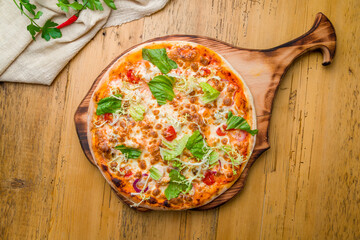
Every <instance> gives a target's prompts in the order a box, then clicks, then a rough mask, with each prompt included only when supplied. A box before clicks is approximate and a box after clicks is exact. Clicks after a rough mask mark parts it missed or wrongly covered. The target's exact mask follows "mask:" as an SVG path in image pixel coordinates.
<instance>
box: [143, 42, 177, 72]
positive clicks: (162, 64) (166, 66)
mask: <svg viewBox="0 0 360 240" xmlns="http://www.w3.org/2000/svg"><path fill="white" fill-rule="evenodd" d="M142 57H143V59H144V60H147V61H149V62H151V63H152V64H154V65H155V66H157V67H158V68H159V69H160V71H161V72H162V73H163V74H167V73H168V72H170V71H171V69H176V68H177V67H178V65H177V64H176V62H174V61H173V60H171V59H170V58H169V57H168V56H167V54H166V49H165V48H160V49H148V48H143V49H142Z"/></svg>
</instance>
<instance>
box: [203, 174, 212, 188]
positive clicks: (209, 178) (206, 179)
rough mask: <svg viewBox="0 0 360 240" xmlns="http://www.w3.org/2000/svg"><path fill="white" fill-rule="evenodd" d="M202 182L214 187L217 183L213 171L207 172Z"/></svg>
mask: <svg viewBox="0 0 360 240" xmlns="http://www.w3.org/2000/svg"><path fill="white" fill-rule="evenodd" d="M202 181H203V182H204V183H205V184H206V185H208V186H210V185H213V184H214V183H215V176H214V173H213V172H212V171H207V172H206V173H205V177H204V179H203V180H202Z"/></svg>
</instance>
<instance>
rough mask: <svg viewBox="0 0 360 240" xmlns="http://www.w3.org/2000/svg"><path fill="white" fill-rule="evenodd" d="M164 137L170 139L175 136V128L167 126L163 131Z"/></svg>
mask: <svg viewBox="0 0 360 240" xmlns="http://www.w3.org/2000/svg"><path fill="white" fill-rule="evenodd" d="M163 135H164V138H165V139H166V140H167V141H172V140H174V139H175V138H176V131H175V128H174V127H173V126H170V127H168V128H167V129H166V130H165V132H164V134H163Z"/></svg>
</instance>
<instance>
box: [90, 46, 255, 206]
mask: <svg viewBox="0 0 360 240" xmlns="http://www.w3.org/2000/svg"><path fill="white" fill-rule="evenodd" d="M160 43H169V44H177V43H180V44H191V45H195V46H204V45H201V44H198V43H194V42H189V41H176V40H172V41H154V42H147V43H143V44H140V45H138V46H136V47H134V48H130V49H128V50H126V51H125V52H123V53H122V54H121V55H120V56H119V57H118V58H117V59H116V60H114V62H113V63H110V64H109V65H108V66H107V69H106V71H105V72H104V74H103V75H102V77H101V79H100V80H99V82H98V83H97V86H96V88H95V89H94V91H93V93H92V94H91V97H90V99H89V107H88V111H87V114H88V116H87V140H88V144H89V149H90V153H91V156H92V157H93V162H94V163H95V165H96V167H97V168H98V169H99V170H100V172H101V174H102V175H103V177H104V178H105V179H106V181H107V182H108V183H109V184H110V186H111V188H112V189H113V190H114V191H115V193H116V195H117V196H118V197H119V198H120V199H123V198H125V199H126V200H127V201H129V202H134V201H133V200H132V198H131V197H129V196H126V195H125V194H123V193H121V192H120V191H119V190H118V187H117V186H116V185H115V184H114V182H113V181H112V180H113V178H112V176H111V174H110V173H109V172H108V171H107V170H104V169H102V167H101V166H100V165H99V162H98V161H97V158H96V155H95V153H94V151H93V143H92V133H91V128H92V127H93V124H92V116H93V114H94V112H95V110H96V109H95V104H96V103H95V101H94V100H93V97H94V94H95V93H96V92H97V91H98V90H99V88H101V86H102V85H103V84H104V82H105V81H106V80H107V79H108V77H109V73H110V71H111V70H112V69H113V68H114V66H118V65H120V64H121V62H122V61H124V59H125V58H126V56H128V55H130V54H132V53H135V52H137V51H139V50H140V49H142V48H144V47H146V46H149V45H156V44H160ZM204 47H205V48H207V49H209V50H210V51H212V52H214V53H215V54H216V55H218V56H219V57H220V58H221V59H222V60H223V65H225V66H226V67H227V68H229V70H230V71H231V72H233V73H234V74H235V75H236V76H237V79H238V80H239V81H240V82H237V83H236V84H238V85H240V86H242V87H243V88H244V94H245V95H246V98H247V100H248V102H249V107H251V109H250V110H249V111H250V112H251V114H249V116H251V118H249V120H248V121H249V122H250V121H251V126H252V128H256V127H257V122H256V112H255V105H254V100H253V97H252V95H251V92H250V89H249V88H248V86H247V84H246V83H245V81H244V80H243V78H242V77H241V75H240V74H239V73H238V72H237V71H236V70H235V69H234V68H233V67H232V66H231V64H230V63H229V62H228V61H227V60H226V59H225V58H224V57H223V56H222V55H221V54H219V53H218V52H216V51H214V50H212V49H210V48H209V47H206V46H204ZM234 104H236V101H234ZM255 143H256V135H254V136H252V137H251V138H250V140H249V144H251V149H250V151H249V155H248V161H247V162H246V163H245V164H243V165H242V167H241V169H240V174H239V176H238V177H237V178H236V179H235V180H233V181H232V182H230V183H227V184H224V185H222V186H221V188H220V189H219V191H218V192H217V193H216V194H214V196H213V197H211V198H210V199H208V200H207V201H205V202H203V203H202V204H201V205H198V206H193V207H189V206H188V205H186V204H183V205H181V206H173V207H166V206H151V205H149V204H144V203H141V204H139V205H138V206H137V207H136V208H138V207H140V208H146V209H150V210H164V211H179V210H188V209H195V208H198V207H201V206H204V205H206V204H208V203H210V202H212V201H213V200H214V199H216V198H217V197H219V196H220V195H222V194H223V193H224V192H225V191H227V190H228V189H230V188H231V186H232V185H233V184H235V183H236V182H237V181H238V180H239V178H240V177H241V175H242V173H243V171H244V169H245V168H246V166H247V163H248V162H249V160H250V158H251V155H252V152H253V150H254V147H255Z"/></svg>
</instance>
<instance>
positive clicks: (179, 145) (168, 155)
mask: <svg viewBox="0 0 360 240" xmlns="http://www.w3.org/2000/svg"><path fill="white" fill-rule="evenodd" d="M189 137H190V136H189V135H185V136H183V137H182V138H180V139H175V140H174V141H172V142H168V141H166V140H163V141H162V143H163V144H164V145H165V147H167V148H168V149H165V148H160V155H161V157H162V158H163V159H164V160H166V161H170V160H173V159H174V158H176V157H177V156H179V155H180V154H181V153H182V152H183V151H184V149H185V146H186V143H187V142H188V139H189Z"/></svg>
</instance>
